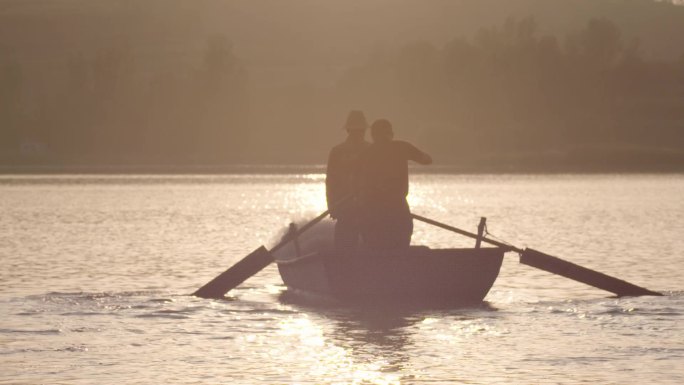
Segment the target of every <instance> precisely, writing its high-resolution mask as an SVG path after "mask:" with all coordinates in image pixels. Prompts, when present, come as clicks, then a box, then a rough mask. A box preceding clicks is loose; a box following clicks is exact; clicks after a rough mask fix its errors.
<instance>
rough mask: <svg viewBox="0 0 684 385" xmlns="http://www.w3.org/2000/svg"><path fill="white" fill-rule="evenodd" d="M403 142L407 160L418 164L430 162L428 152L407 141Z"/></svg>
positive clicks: (430, 158)
mask: <svg viewBox="0 0 684 385" xmlns="http://www.w3.org/2000/svg"><path fill="white" fill-rule="evenodd" d="M403 143H404V144H403V145H404V147H405V151H406V155H407V159H408V160H412V161H414V162H416V163H418V164H424V165H428V164H432V157H431V156H430V155H429V154H428V153H426V152H423V151H421V150H419V149H418V147H416V146H414V145H412V144H410V143H408V142H403Z"/></svg>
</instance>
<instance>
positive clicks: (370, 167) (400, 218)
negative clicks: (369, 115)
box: [358, 119, 432, 250]
mask: <svg viewBox="0 0 684 385" xmlns="http://www.w3.org/2000/svg"><path fill="white" fill-rule="evenodd" d="M371 137H372V139H373V144H371V145H370V146H369V147H368V148H367V149H366V151H364V153H363V154H362V156H361V159H360V161H359V164H358V165H359V182H358V183H359V199H360V208H361V212H362V213H363V218H362V236H363V239H364V241H365V243H366V245H367V246H368V247H369V248H371V249H376V250H377V249H383V250H387V249H398V248H404V247H408V246H409V245H410V243H411V235H412V234H413V219H412V217H411V211H410V209H409V205H408V201H407V200H406V197H407V195H408V192H409V177H408V161H409V160H410V161H414V162H416V163H419V164H424V165H428V164H431V163H432V157H430V155H428V154H426V153H425V152H423V151H421V150H419V149H418V148H417V147H416V146H414V145H412V144H411V143H408V142H404V141H401V140H394V133H393V131H392V124H391V123H390V122H389V121H388V120H387V119H378V120H376V121H375V122H373V125H372V126H371Z"/></svg>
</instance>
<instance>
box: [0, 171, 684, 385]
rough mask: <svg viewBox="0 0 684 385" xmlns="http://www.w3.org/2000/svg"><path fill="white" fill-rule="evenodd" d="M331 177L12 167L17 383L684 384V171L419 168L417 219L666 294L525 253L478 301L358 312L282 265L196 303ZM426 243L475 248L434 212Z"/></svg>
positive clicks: (4, 299)
mask: <svg viewBox="0 0 684 385" xmlns="http://www.w3.org/2000/svg"><path fill="white" fill-rule="evenodd" d="M323 188H324V187H323V176H322V175H319V174H312V175H234V176H2V177H0V262H1V263H2V268H1V269H0V315H1V318H0V383H3V384H4V383H11V384H39V383H49V384H59V383H63V384H94V383H102V384H134V383H136V384H137V383H148V384H153V383H154V384H161V383H173V384H176V383H179V384H180V383H188V384H189V383H192V384H220V383H221V384H321V383H330V384H427V383H430V384H434V383H454V384H459V383H464V384H511V383H513V384H531V383H535V384H546V383H549V384H556V383H563V384H576V383H592V384H594V383H596V384H643V383H655V384H681V383H684V370H683V369H682V368H684V322H683V321H684V317H683V314H684V296H683V294H682V293H683V290H684V275H683V274H682V271H683V270H684V259H683V258H682V250H684V236H683V234H684V176H683V175H625V176H623V175H560V176H546V175H544V176H524V175H490V176H463V175H416V176H414V177H413V179H412V187H411V188H412V192H411V196H410V201H411V204H412V207H413V211H414V212H416V213H418V214H421V215H424V216H427V217H431V218H434V219H436V220H440V221H443V222H447V223H450V224H452V225H455V226H457V227H461V228H465V229H468V230H471V231H474V230H475V227H476V225H477V223H478V221H479V217H480V216H486V217H487V218H488V227H489V231H490V232H491V233H492V234H493V235H495V236H497V237H498V238H501V239H504V240H506V241H509V242H511V243H513V244H515V245H517V246H519V247H525V246H530V247H534V248H535V249H538V250H542V251H544V252H547V253H550V254H553V255H557V256H559V257H561V258H564V259H567V260H570V261H572V262H575V263H578V264H580V265H584V266H587V267H590V268H593V269H596V270H599V271H602V272H604V273H607V274H610V275H613V276H617V277H619V278H621V279H624V280H627V281H630V282H633V283H635V284H637V285H641V286H645V287H648V288H649V289H652V290H656V291H660V292H663V293H665V294H666V295H665V296H663V297H640V298H612V297H611V295H610V293H607V292H603V291H601V290H598V289H593V288H591V287H587V286H584V285H582V284H579V283H575V282H572V281H569V280H567V279H565V278H561V277H557V276H553V275H551V274H548V273H545V272H542V271H539V270H535V269H533V268H530V267H526V266H524V265H520V264H519V263H518V262H517V256H516V255H514V254H510V253H509V254H507V257H506V259H505V262H504V265H503V267H502V269H501V274H500V275H499V278H498V280H497V282H496V283H495V285H494V287H493V288H492V290H491V291H490V293H489V295H488V296H487V298H486V302H485V303H484V304H483V305H482V306H480V307H475V308H466V309H447V310H444V309H441V310H420V311H418V310H411V311H409V310H400V309H354V308H348V307H343V306H340V305H335V304H331V303H325V304H323V303H310V302H304V301H301V300H299V299H297V298H296V297H294V298H293V297H292V296H291V295H289V294H288V292H287V291H286V289H285V287H284V286H283V285H282V282H281V280H280V277H279V275H278V272H277V269H275V267H273V266H271V267H269V268H267V269H266V270H264V271H262V272H261V273H259V274H258V275H256V276H254V277H253V278H251V279H249V280H248V281H247V282H245V283H244V284H243V285H242V286H240V287H239V288H238V289H236V290H233V291H231V292H230V293H229V297H228V298H227V299H226V300H205V299H199V298H195V297H192V296H189V295H187V294H188V293H191V292H193V291H194V290H195V289H197V288H198V287H199V286H201V285H202V284H204V283H206V282H207V281H208V280H210V279H211V278H213V277H214V276H215V275H217V274H219V273H220V272H222V271H223V270H225V269H226V268H227V267H229V266H230V265H232V263H234V262H236V261H237V260H239V259H240V258H242V257H243V256H245V255H246V254H247V253H249V252H250V251H252V250H254V249H255V248H257V247H258V246H259V245H262V244H269V243H271V242H272V240H273V239H274V237H275V236H276V234H277V233H278V232H279V231H281V229H282V228H283V227H284V226H285V225H287V224H288V223H289V222H290V221H291V220H293V219H302V218H310V217H313V216H314V215H317V214H318V213H320V212H322V211H323V210H324V209H325V201H324V191H323ZM413 241H414V243H418V244H426V245H429V246H432V247H451V246H459V247H471V246H472V243H473V242H472V240H470V239H464V238H462V237H460V236H457V235H455V234H452V233H449V232H446V231H444V230H440V229H435V228H431V227H429V226H428V225H424V224H419V223H416V229H415V232H414V238H413Z"/></svg>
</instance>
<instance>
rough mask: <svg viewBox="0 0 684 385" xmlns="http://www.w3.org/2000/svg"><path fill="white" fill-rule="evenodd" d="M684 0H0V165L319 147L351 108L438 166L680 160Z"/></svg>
mask: <svg viewBox="0 0 684 385" xmlns="http://www.w3.org/2000/svg"><path fill="white" fill-rule="evenodd" d="M677 3H680V4H677ZM681 3H682V2H681V1H674V2H672V1H670V2H665V1H651V0H573V1H569V0H564V1H561V0H508V1H503V0H460V1H459V0H430V1H425V0H422V1H421V0H356V1H342V0H339V1H337V0H329V1H316V0H290V1H268V0H232V1H230V0H227V1H218V0H216V1H209V0H199V1H185V0H0V165H2V166H8V167H11V166H19V165H53V166H69V165H91V166H111V165H124V166H125V165H170V166H188V165H228V164H322V163H325V161H326V159H327V154H328V151H329V149H330V147H331V146H332V145H334V144H335V143H338V142H340V141H341V140H343V139H344V137H345V135H344V131H343V130H342V126H343V124H344V120H345V117H346V114H347V112H348V111H349V110H351V109H361V110H363V111H364V112H365V113H366V116H367V117H368V118H369V120H370V121H372V120H374V119H376V118H381V117H382V118H387V119H389V120H390V121H391V122H392V123H393V124H394V129H395V134H396V137H397V138H401V139H408V140H411V141H413V142H415V143H416V144H417V145H419V146H420V147H421V148H423V149H425V150H426V151H428V152H429V153H431V154H432V155H433V157H434V158H435V160H436V162H437V163H439V164H442V165H457V166H459V167H465V168H468V167H470V168H474V169H496V170H515V169H523V170H535V169H539V170H554V169H573V170H603V169H609V170H684V6H682V4H681Z"/></svg>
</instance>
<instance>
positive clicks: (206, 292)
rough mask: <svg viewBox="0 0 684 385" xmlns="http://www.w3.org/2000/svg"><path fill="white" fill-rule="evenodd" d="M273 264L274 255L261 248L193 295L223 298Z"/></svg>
mask: <svg viewBox="0 0 684 385" xmlns="http://www.w3.org/2000/svg"><path fill="white" fill-rule="evenodd" d="M271 262H273V255H271V253H270V252H269V251H268V249H266V248H265V247H264V246H261V247H259V248H258V249H256V250H254V251H253V252H252V253H251V254H249V255H247V256H246V257H244V258H242V259H241V260H240V261H239V262H238V263H236V264H235V265H233V266H231V267H230V268H229V269H228V270H226V271H224V272H223V273H221V274H220V275H219V276H217V277H216V278H214V279H213V280H211V281H210V282H209V283H207V284H206V285H204V286H202V287H201V288H199V289H198V290H197V291H196V292H195V293H193V295H195V296H197V297H201V298H222V297H223V296H224V295H225V294H226V293H227V292H229V291H230V290H232V289H234V288H235V287H237V286H238V285H239V284H241V283H242V282H244V281H245V280H246V279H247V278H249V277H251V276H253V275H254V274H256V273H258V272H260V271H261V270H263V268H265V267H266V266H268V265H269V264H271Z"/></svg>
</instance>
